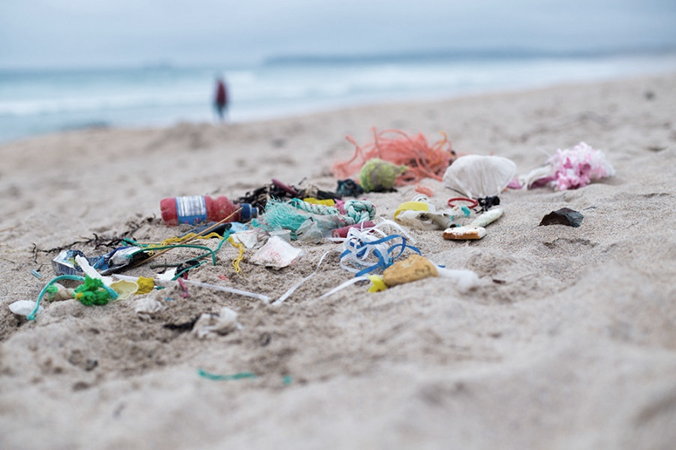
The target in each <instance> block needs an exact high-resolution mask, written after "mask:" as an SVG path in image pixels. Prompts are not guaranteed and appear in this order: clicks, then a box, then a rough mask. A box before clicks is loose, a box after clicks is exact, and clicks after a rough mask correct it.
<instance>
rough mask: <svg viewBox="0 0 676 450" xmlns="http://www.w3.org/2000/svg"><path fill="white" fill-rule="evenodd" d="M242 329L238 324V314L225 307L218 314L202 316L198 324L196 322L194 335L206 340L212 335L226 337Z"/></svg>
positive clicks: (193, 330)
mask: <svg viewBox="0 0 676 450" xmlns="http://www.w3.org/2000/svg"><path fill="white" fill-rule="evenodd" d="M241 327H242V326H241V325H240V324H238V323H237V313H236V312H235V311H233V310H232V309H230V308H228V307H227V306H224V307H222V308H221V310H220V312H219V313H218V314H209V313H206V314H202V315H201V316H200V318H199V319H197V322H195V326H193V329H192V334H194V335H196V336H197V337H198V338H199V339H204V338H205V337H207V336H209V335H210V334H221V335H225V334H228V333H230V332H232V331H235V330H237V329H239V328H241Z"/></svg>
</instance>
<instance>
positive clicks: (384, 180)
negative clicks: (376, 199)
mask: <svg viewBox="0 0 676 450" xmlns="http://www.w3.org/2000/svg"><path fill="white" fill-rule="evenodd" d="M406 170H407V167H406V166H398V165H396V164H394V163H391V162H389V161H383V160H382V159H379V158H373V159H370V160H368V161H366V163H365V164H364V165H363V166H362V168H361V171H360V172H359V182H360V183H361V187H362V188H363V189H364V191H365V192H389V191H391V190H392V189H393V188H394V185H395V184H396V181H397V177H398V176H399V175H401V174H402V173H404V172H406Z"/></svg>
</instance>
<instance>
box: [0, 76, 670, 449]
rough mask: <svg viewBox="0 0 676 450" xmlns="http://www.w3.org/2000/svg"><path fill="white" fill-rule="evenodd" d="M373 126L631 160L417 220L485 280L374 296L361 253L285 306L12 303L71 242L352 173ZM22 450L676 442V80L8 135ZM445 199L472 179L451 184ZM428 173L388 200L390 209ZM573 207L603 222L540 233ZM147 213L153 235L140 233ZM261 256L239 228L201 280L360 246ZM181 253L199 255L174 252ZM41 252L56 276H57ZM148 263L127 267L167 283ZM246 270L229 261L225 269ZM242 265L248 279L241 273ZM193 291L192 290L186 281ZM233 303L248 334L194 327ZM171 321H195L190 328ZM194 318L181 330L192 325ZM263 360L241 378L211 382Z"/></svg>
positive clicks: (506, 148)
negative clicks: (188, 208)
mask: <svg viewBox="0 0 676 450" xmlns="http://www.w3.org/2000/svg"><path fill="white" fill-rule="evenodd" d="M372 127H377V128H378V129H379V130H382V129H388V128H395V129H401V130H403V131H406V132H407V133H418V132H420V133H423V134H424V135H425V136H426V137H427V138H428V140H429V141H432V142H433V141H436V140H437V139H439V138H440V137H441V135H440V132H445V133H446V134H447V135H448V137H449V139H450V140H451V141H452V144H453V148H454V149H455V150H456V151H457V152H461V153H467V154H479V155H489V154H491V155H498V156H504V157H507V158H509V159H511V160H512V161H514V162H515V163H516V165H517V170H518V173H519V174H523V173H527V172H528V171H530V170H531V169H534V168H536V167H538V166H540V165H541V164H543V163H544V161H545V160H546V159H547V155H549V154H552V153H554V152H555V151H556V150H557V149H565V148H571V147H572V146H574V145H576V144H578V143H579V142H581V141H584V142H586V143H588V144H589V145H591V146H593V147H594V148H597V149H601V150H603V151H604V152H605V154H606V156H607V157H608V159H609V160H610V162H611V163H612V164H613V166H614V167H615V169H616V175H615V176H614V177H612V178H608V179H606V180H603V181H601V182H597V183H593V184H591V185H589V186H586V187H583V188H581V189H577V190H569V191H563V192H556V191H554V190H552V189H549V188H541V189H535V190H507V191H505V192H504V193H503V194H502V195H501V196H500V198H501V201H502V203H501V207H502V208H503V210H504V216H503V217H502V218H501V219H500V220H499V221H497V222H496V223H494V224H492V225H490V227H489V228H488V234H487V236H486V237H485V238H483V239H481V240H479V241H472V242H455V241H446V240H444V239H443V238H442V236H441V232H439V231H416V230H411V231H410V234H411V235H412V236H413V237H414V238H415V241H416V243H415V245H416V246H417V247H418V248H419V249H420V250H421V252H422V254H423V255H424V256H426V257H428V258H429V259H430V260H432V261H434V262H435V263H437V264H443V265H445V266H446V267H448V268H451V269H469V270H472V271H474V272H476V274H477V275H478V276H479V277H480V285H479V286H478V287H477V288H476V289H474V290H471V291H469V292H460V291H459V290H458V289H457V287H456V286H455V285H454V284H453V283H450V282H449V280H446V279H444V278H429V279H426V280H421V281H417V282H414V283H410V284H405V285H401V286H395V287H393V288H390V289H388V290H386V291H384V292H378V293H368V292H367V290H368V286H367V285H364V284H361V285H354V286H351V287H349V288H346V289H344V290H342V291H340V292H338V293H336V294H335V295H333V296H331V297H328V298H326V299H321V300H318V297H320V296H321V295H322V294H324V293H325V292H327V291H329V290H330V289H332V288H334V287H336V286H338V285H339V284H341V283H343V282H345V281H347V280H349V279H350V278H352V277H353V274H351V273H349V272H347V271H345V270H343V269H341V268H340V266H339V258H338V254H337V253H333V254H330V255H329V256H327V259H326V260H325V261H324V263H323V265H322V268H321V270H320V271H319V274H318V275H317V276H315V277H314V278H312V279H311V280H310V281H308V282H306V283H305V284H303V285H302V286H301V287H300V288H299V289H298V290H297V291H296V292H295V293H294V294H293V295H292V296H291V297H290V298H289V299H288V300H286V301H285V302H284V303H283V304H282V305H279V306H270V305H265V304H263V303H262V302H260V301H258V300H255V299H248V298H246V297H241V296H237V295H234V294H227V293H223V292H216V291H210V290H207V289H202V288H197V287H190V288H189V293H190V296H189V297H185V298H184V297H181V296H180V295H179V294H180V291H179V289H178V288H177V287H170V288H167V289H165V290H164V291H157V292H154V293H151V294H146V296H159V298H160V300H161V301H162V302H164V309H163V310H162V311H161V312H159V313H157V314H155V315H153V316H152V317H150V318H147V317H146V318H143V317H139V315H138V314H137V313H136V311H135V304H136V302H137V301H138V296H137V297H136V298H132V299H129V300H120V301H117V302H112V303H109V304H108V305H105V306H98V307H85V306H83V305H82V304H80V303H79V302H77V301H76V300H68V301H64V302H52V303H51V304H50V303H47V302H45V304H44V307H45V311H44V312H43V313H41V314H40V315H38V317H37V320H36V321H34V322H28V321H26V320H25V319H24V318H22V317H18V316H15V315H14V314H12V313H11V312H10V311H9V308H8V305H9V304H10V303H12V302H14V301H17V300H35V299H36V298H37V296H38V294H39V292H40V290H41V289H42V288H43V286H44V285H45V283H46V282H47V281H49V279H51V278H52V277H53V276H54V274H53V273H52V270H51V260H52V258H54V257H55V256H56V253H47V252H46V250H49V249H52V248H58V247H63V246H70V247H68V248H76V249H79V250H82V251H84V252H85V253H86V254H87V255H96V254H102V253H105V252H107V251H109V250H110V249H108V248H94V245H93V244H92V243H89V244H83V243H75V242H76V241H86V240H88V239H90V238H93V237H94V236H98V237H99V238H100V239H102V240H106V239H108V240H110V239H113V238H115V237H118V236H121V235H124V234H125V233H131V234H128V235H129V236H133V238H134V239H137V240H139V241H152V242H156V241H161V240H163V239H166V238H169V237H171V236H173V235H175V234H176V233H177V229H176V228H171V227H167V226H165V225H164V224H163V223H162V220H161V218H160V210H159V202H160V200H161V199H163V198H165V197H174V196H180V195H203V194H206V195H212V196H218V195H225V196H228V197H229V198H232V199H235V198H238V197H240V196H242V195H243V194H244V193H245V192H246V191H250V190H253V189H255V188H257V187H259V186H261V185H263V184H266V183H269V182H270V179H271V178H277V179H279V180H282V181H285V182H286V183H289V184H294V185H298V184H299V183H301V181H303V180H305V181H306V182H311V183H314V184H316V185H317V186H319V187H320V188H322V189H326V190H335V188H336V181H335V179H334V178H333V177H332V176H331V174H330V171H329V169H330V167H331V164H332V163H333V162H334V161H336V160H344V159H347V158H349V157H350V156H351V155H352V153H353V146H352V145H351V144H350V143H349V142H347V141H346V140H345V136H346V135H350V136H353V137H354V138H355V139H356V140H357V142H360V143H367V142H369V141H370V140H371V139H372V131H371V128H372ZM0 160H1V161H2V163H0V205H1V207H2V208H1V209H2V214H0V448H2V449H5V450H11V449H80V448H82V449H85V448H86V449H123V448H125V449H128V448H134V449H157V448H172V449H222V448H226V447H228V448H235V447H238V446H242V447H243V448H275V449H291V448H293V449H316V448H346V449H347V448H350V449H353V448H369V449H371V448H374V449H389V448H416V449H436V448H462V449H494V448H509V449H512V448H514V449H517V448H519V449H522V448H542V449H545V448H546V449H573V448H574V449H599V448H615V449H665V450H666V449H669V448H672V447H673V443H674V442H675V441H676V375H675V374H676V288H675V287H674V284H673V280H675V279H676V232H675V231H674V226H673V224H674V223H676V209H675V208H674V203H673V202H674V199H675V198H676V181H675V177H674V175H675V174H676V170H675V169H674V165H675V164H676V74H670V75H663V76H655V77H646V78H638V79H629V80H620V81H612V82H605V83H598V84H582V85H566V86H557V87H551V88H544V89H539V90H531V91H525V92H507V93H501V94H492V95H485V96H476V97H466V98H459V99H451V100H443V101H439V102H425V103H405V104H391V105H375V106H368V107H360V108H353V109H346V110H340V111H331V112H325V113H318V114H313V115H309V116H302V117H294V118H287V119H280V120H275V121H268V122H259V123H238V124H193V123H182V124H178V125H176V126H173V127H170V128H166V129H106V128H101V129H88V130H79V131H70V132H65V133H61V134H53V135H46V136H41V137H35V138H31V139H26V140H21V141H17V142H12V143H7V144H4V145H1V146H0ZM423 185H425V186H427V187H429V188H431V189H432V190H433V191H434V196H433V197H431V202H432V203H433V204H435V205H436V206H437V207H439V208H440V207H443V206H444V205H445V204H446V202H447V200H448V199H449V198H450V197H454V196H456V194H455V193H453V192H452V191H451V190H449V189H447V188H445V187H444V186H443V184H442V183H440V182H437V181H434V180H426V181H424V182H423ZM414 195H416V192H415V191H414V188H413V186H406V187H401V188H398V191H397V192H393V193H370V194H365V195H364V196H363V198H365V199H367V200H369V201H371V202H373V204H374V205H375V206H376V208H377V216H378V218H379V219H381V218H382V219H392V215H393V213H394V211H395V210H396V208H397V206H398V205H399V204H400V203H402V202H404V201H409V200H411V198H412V197H413V196H414ZM563 207H568V208H571V209H574V210H576V211H579V212H580V213H582V214H583V215H584V220H583V222H582V224H581V226H580V227H578V228H573V227H567V226H562V225H556V226H538V224H539V223H540V220H541V219H542V217H543V216H544V215H545V214H547V213H549V212H551V211H553V210H557V209H559V208H563ZM132 231H133V232H132ZM294 245H296V246H299V247H301V248H302V249H303V251H304V254H303V256H302V257H301V259H300V260H299V261H298V262H297V263H296V264H294V265H292V266H291V267H288V268H285V269H281V270H274V269H268V268H265V267H262V266H257V265H254V264H252V263H251V261H250V258H251V256H252V254H253V251H249V250H247V252H246V253H245V255H244V260H243V262H242V264H241V267H242V274H241V275H240V274H237V273H235V272H234V270H233V267H232V265H231V261H232V259H233V258H235V257H236V256H237V254H238V251H237V250H236V249H235V248H233V247H231V246H224V247H223V249H222V250H221V252H220V253H218V264H217V265H216V266H212V265H204V266H202V267H200V268H198V269H195V270H193V271H191V273H190V279H192V280H198V281H202V282H207V283H213V284H222V285H224V286H230V287H233V288H238V289H245V290H249V291H254V292H258V293H261V294H264V295H268V296H270V297H272V298H277V297H279V296H280V295H281V294H282V293H284V292H285V291H286V290H287V289H288V288H289V287H290V286H292V285H293V284H294V283H296V282H298V281H299V280H301V279H302V278H303V277H306V276H308V275H310V274H311V273H312V272H313V271H314V270H315V269H316V267H317V264H318V262H319V259H320V257H321V256H322V255H323V254H324V253H325V252H326V251H327V250H329V249H331V248H336V249H339V248H340V246H339V245H338V244H334V243H324V244H321V245H314V244H302V245H301V244H297V243H294ZM176 258H178V257H177V256H176V254H174V253H168V254H167V255H166V256H165V260H166V261H171V260H175V259H176ZM32 270H37V271H39V272H40V273H41V274H43V278H41V279H38V278H36V277H34V276H33V275H31V271H32ZM157 272H159V270H158V269H153V268H150V267H149V265H144V266H141V267H138V268H135V269H130V270H128V271H126V272H124V273H125V274H128V275H135V276H147V277H152V276H153V275H154V274H155V273H157ZM220 276H222V277H220ZM223 278H225V280H224V279H223ZM168 297H169V298H172V300H166V298H168ZM223 306H228V307H230V308H232V309H233V310H235V311H236V312H237V313H238V314H239V316H238V321H239V323H240V324H241V325H242V327H241V329H239V330H236V331H233V332H231V333H229V334H227V335H225V336H215V337H213V338H209V339H198V338H197V337H196V336H195V335H194V334H192V333H190V332H185V331H186V330H182V329H179V328H176V327H177V326H178V325H180V324H184V323H188V322H190V321H192V320H194V319H195V318H196V317H199V316H200V315H201V314H203V313H216V312H218V311H219V310H220V308H221V307H223ZM167 325H170V327H167ZM172 326H174V327H173V328H172ZM200 369H201V370H204V371H207V372H209V373H213V374H235V373H242V372H251V373H253V374H255V375H256V378H252V379H250V378H246V379H239V380H227V381H218V380H211V379H207V378H204V377H201V376H199V375H198V370H200Z"/></svg>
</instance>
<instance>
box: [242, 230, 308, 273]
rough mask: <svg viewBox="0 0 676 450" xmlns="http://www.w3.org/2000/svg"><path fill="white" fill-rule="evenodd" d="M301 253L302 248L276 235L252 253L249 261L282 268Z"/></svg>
mask: <svg viewBox="0 0 676 450" xmlns="http://www.w3.org/2000/svg"><path fill="white" fill-rule="evenodd" d="M302 254H303V250H301V249H299V248H296V247H294V246H292V245H291V244H289V243H288V242H286V241H285V240H284V239H282V238H280V237H278V236H274V237H271V238H270V239H269V240H268V242H267V243H266V244H265V245H264V246H263V247H261V248H260V249H259V250H258V251H257V252H256V253H255V254H254V255H253V257H252V258H251V262H252V263H254V264H259V265H262V266H266V267H273V268H275V269H282V268H284V267H287V266H289V265H291V264H292V263H293V262H294V261H296V260H297V259H298V258H299V257H300V256H301V255H302Z"/></svg>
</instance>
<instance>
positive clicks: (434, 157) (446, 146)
mask: <svg viewBox="0 0 676 450" xmlns="http://www.w3.org/2000/svg"><path fill="white" fill-rule="evenodd" d="M442 135H443V139H442V140H440V141H438V142H435V143H434V144H432V145H430V144H429V143H428V142H427V139H425V136H423V135H422V134H421V133H418V134H417V135H414V136H409V135H407V134H406V133H404V132H403V131H400V130H384V131H381V132H378V131H377V130H376V129H375V128H373V143H370V144H367V145H365V146H363V147H360V146H359V145H358V144H357V142H356V141H355V140H354V139H353V138H351V137H350V136H347V137H346V139H347V140H348V141H349V142H350V143H352V144H353V145H354V147H355V152H354V156H353V157H352V159H350V160H349V161H343V162H337V163H335V164H334V165H333V169H332V171H333V174H334V176H336V177H339V178H345V177H348V176H351V175H353V174H354V173H356V172H358V171H359V170H360V169H361V168H362V167H363V166H364V165H365V164H366V162H367V161H369V160H371V159H373V158H379V159H382V160H385V161H389V162H391V163H392V164H394V165H396V166H406V168H407V170H406V171H405V172H403V173H402V174H400V175H399V176H398V177H397V179H396V183H395V184H396V185H397V186H403V185H406V184H413V183H416V182H418V181H420V180H421V179H423V178H433V179H435V180H437V181H441V175H442V174H443V173H444V171H445V170H446V168H447V167H448V165H449V164H450V163H451V161H453V158H455V153H454V152H453V150H452V149H451V143H450V142H449V141H448V138H447V137H446V135H445V134H443V133H442Z"/></svg>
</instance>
